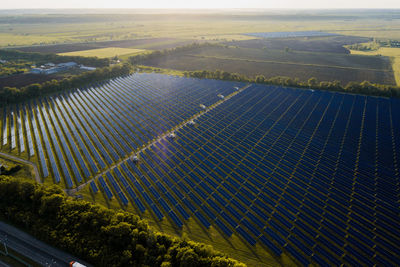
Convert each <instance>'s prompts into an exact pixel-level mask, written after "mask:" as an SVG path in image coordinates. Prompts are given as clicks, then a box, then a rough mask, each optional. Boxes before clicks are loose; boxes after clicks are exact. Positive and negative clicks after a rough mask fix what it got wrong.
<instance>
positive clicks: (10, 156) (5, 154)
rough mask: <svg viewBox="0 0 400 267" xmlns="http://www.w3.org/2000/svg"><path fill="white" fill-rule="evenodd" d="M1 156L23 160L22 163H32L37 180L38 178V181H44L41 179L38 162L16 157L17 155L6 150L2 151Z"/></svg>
mask: <svg viewBox="0 0 400 267" xmlns="http://www.w3.org/2000/svg"><path fill="white" fill-rule="evenodd" d="M0 156H3V157H6V158H9V159H11V160H15V161H18V162H21V163H25V164H28V165H31V166H32V167H33V170H34V171H35V180H36V182H38V183H42V180H41V179H40V173H39V169H38V167H37V166H36V164H35V163H34V162H32V161H29V160H25V159H22V158H19V157H16V156H13V155H10V154H7V153H4V152H0Z"/></svg>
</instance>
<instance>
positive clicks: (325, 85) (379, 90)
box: [129, 43, 400, 97]
mask: <svg viewBox="0 0 400 267" xmlns="http://www.w3.org/2000/svg"><path fill="white" fill-rule="evenodd" d="M210 46H223V45H221V44H212V43H201V44H199V43H193V44H190V45H185V46H180V47H176V48H172V49H164V50H162V51H153V52H152V53H148V54H140V55H136V56H132V57H130V58H129V62H130V63H131V64H132V65H144V66H143V67H145V65H146V62H147V61H148V60H151V59H154V58H158V57H162V56H167V55H171V54H174V53H177V52H186V51H190V50H192V49H196V48H201V47H210ZM139 69H140V67H139ZM183 73H184V76H186V77H194V78H206V79H218V80H227V81H240V82H249V83H261V84H269V85H279V86H291V87H298V88H309V89H310V88H312V89H320V90H328V91H338V92H348V93H357V94H365V95H375V96H387V97H400V88H399V87H398V86H393V85H384V84H375V83H371V82H369V81H363V82H349V83H347V84H346V85H342V84H341V83H340V81H321V82H319V81H318V80H317V79H316V78H315V77H311V78H310V79H308V81H300V80H299V79H298V78H295V79H293V78H290V77H284V76H276V77H271V78H266V77H265V76H264V75H258V76H256V77H255V78H252V77H249V76H246V75H244V74H238V73H230V72H226V71H222V70H216V71H209V70H198V71H184V72H183Z"/></svg>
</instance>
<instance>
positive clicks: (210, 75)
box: [183, 70, 400, 97]
mask: <svg viewBox="0 0 400 267" xmlns="http://www.w3.org/2000/svg"><path fill="white" fill-rule="evenodd" d="M183 74H184V76H185V77H194V78H206V79H217V80H227V81H239V82H249V83H260V84H268V85H279V86H287V87H297V88H307V89H319V90H327V91H337V92H347V93H356V94H364V95H374V96H386V97H400V88H399V87H398V86H393V85H383V84H373V83H371V82H369V81H363V82H349V83H348V84H347V85H345V86H343V85H342V84H341V83H340V81H333V82H325V81H322V82H318V80H317V79H316V78H314V77H312V78H310V79H308V81H306V82H303V81H300V80H299V79H292V78H290V77H282V76H277V77H272V78H266V77H265V76H263V75H258V76H256V77H255V78H251V77H248V76H246V75H243V74H238V73H230V72H226V71H221V70H216V71H208V70H200V71H185V72H183Z"/></svg>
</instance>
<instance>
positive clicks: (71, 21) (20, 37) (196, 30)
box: [0, 10, 400, 47]
mask: <svg viewBox="0 0 400 267" xmlns="http://www.w3.org/2000/svg"><path fill="white" fill-rule="evenodd" d="M126 12H127V13H128V14H120V15H118V16H116V15H110V14H103V15H100V14H85V15H83V14H71V15H56V14H54V15H15V16H5V15H2V16H0V46H3V47H7V46H22V45H25V46H26V45H44V44H56V43H57V44H62V43H87V42H100V41H110V40H114V41H115V40H126V39H136V38H171V37H173V38H181V39H193V40H195V39H197V40H218V41H223V40H225V41H230V40H232V39H234V40H243V39H248V38H250V37H248V36H243V35H242V34H243V33H251V32H271V31H302V30H317V31H320V30H322V31H328V32H333V33H338V34H343V35H352V36H364V37H375V38H392V39H400V21H399V20H397V19H393V18H396V15H397V13H396V12H394V11H393V12H391V13H387V12H385V11H379V10H377V11H374V10H372V11H364V12H357V11H346V12H338V11H329V12H328V11H325V12H319V13H318V11H286V12H284V11H281V12H273V13H272V12H270V13H268V12H253V13H252V12H248V11H247V12H243V11H240V10H238V11H232V12H229V13H228V12H223V11H214V12H210V13H204V14H201V13H194V14H185V13H183V12H180V13H179V12H178V11H177V12H176V13H171V12H170V13H169V14H166V13H165V14H144V13H143V12H144V11H142V13H140V12H136V13H132V14H129V12H130V11H129V10H127V11H126Z"/></svg>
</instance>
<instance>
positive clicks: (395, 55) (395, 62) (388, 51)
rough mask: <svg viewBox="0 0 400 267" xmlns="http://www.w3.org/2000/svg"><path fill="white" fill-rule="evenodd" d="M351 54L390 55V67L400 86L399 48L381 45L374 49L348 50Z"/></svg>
mask: <svg viewBox="0 0 400 267" xmlns="http://www.w3.org/2000/svg"><path fill="white" fill-rule="evenodd" d="M350 52H351V54H354V55H365V56H378V55H381V56H386V57H390V58H391V61H392V68H393V72H394V76H395V79H396V84H397V85H399V86H400V48H392V47H381V48H379V49H378V50H374V51H358V50H350Z"/></svg>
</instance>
